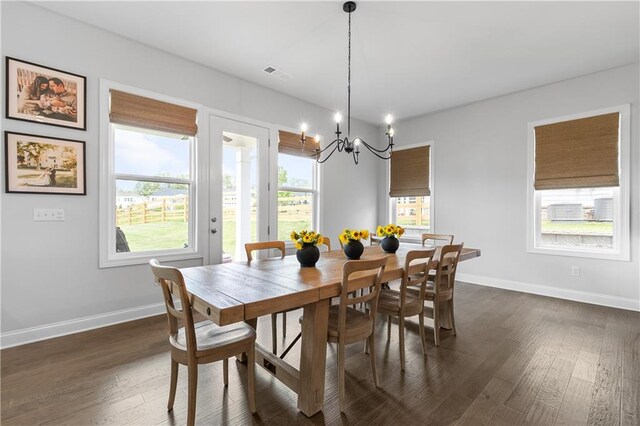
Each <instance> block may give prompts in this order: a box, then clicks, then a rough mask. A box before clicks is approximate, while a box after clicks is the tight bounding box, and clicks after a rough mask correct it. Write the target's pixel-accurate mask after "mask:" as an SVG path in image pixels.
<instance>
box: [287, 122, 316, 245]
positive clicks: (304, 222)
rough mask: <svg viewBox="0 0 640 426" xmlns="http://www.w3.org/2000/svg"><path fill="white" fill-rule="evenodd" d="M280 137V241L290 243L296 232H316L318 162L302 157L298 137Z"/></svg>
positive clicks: (292, 135) (289, 135) (288, 135)
mask: <svg viewBox="0 0 640 426" xmlns="http://www.w3.org/2000/svg"><path fill="white" fill-rule="evenodd" d="M279 137H280V141H279V144H278V239H279V240H284V241H289V239H290V238H289V235H290V234H291V231H293V230H298V231H300V230H302V229H314V230H316V229H315V228H316V227H317V223H316V218H317V205H318V202H317V200H318V188H317V176H316V169H317V163H316V161H315V160H314V159H313V158H309V157H306V156H304V155H303V153H302V151H301V148H300V142H299V141H297V139H299V135H294V134H291V133H288V132H283V131H280V132H279Z"/></svg>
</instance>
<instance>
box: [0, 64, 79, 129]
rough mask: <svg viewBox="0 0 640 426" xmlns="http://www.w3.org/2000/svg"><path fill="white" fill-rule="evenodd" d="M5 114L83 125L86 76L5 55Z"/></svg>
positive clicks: (42, 120) (7, 115)
mask: <svg viewBox="0 0 640 426" xmlns="http://www.w3.org/2000/svg"><path fill="white" fill-rule="evenodd" d="M5 75H6V86H5V89H6V90H5V93H6V104H5V111H6V113H5V115H6V118H10V119H14V120H22V121H30V122H33V123H42V124H49V125H52V126H60V127H70V128H73V129H78V130H86V129H87V101H86V99H87V79H86V77H83V76H81V75H78V74H73V73H70V72H67V71H62V70H58V69H55V68H50V67H45V66H43V65H38V64H34V63H33V62H27V61H23V60H20V59H16V58H11V57H9V56H7V57H6V73H5Z"/></svg>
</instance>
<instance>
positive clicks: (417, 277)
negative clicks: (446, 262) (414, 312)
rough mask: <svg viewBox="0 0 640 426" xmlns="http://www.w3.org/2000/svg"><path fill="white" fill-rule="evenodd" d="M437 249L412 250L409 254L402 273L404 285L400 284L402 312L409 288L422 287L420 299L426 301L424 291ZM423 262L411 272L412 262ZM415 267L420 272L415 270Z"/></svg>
mask: <svg viewBox="0 0 640 426" xmlns="http://www.w3.org/2000/svg"><path fill="white" fill-rule="evenodd" d="M435 254H436V249H431V250H412V251H410V252H408V253H407V257H406V258H405V260H404V270H403V271H402V283H401V284H400V311H403V310H404V305H405V302H406V297H407V286H412V287H414V286H420V299H424V291H425V288H426V286H427V280H428V278H429V269H430V265H431V262H432V261H433V256H435ZM419 260H420V261H422V262H421V263H420V264H419V265H414V271H410V269H411V266H412V265H411V262H414V261H419ZM415 266H417V267H418V270H417V271H416V270H415Z"/></svg>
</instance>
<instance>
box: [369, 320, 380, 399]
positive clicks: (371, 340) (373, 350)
mask: <svg viewBox="0 0 640 426" xmlns="http://www.w3.org/2000/svg"><path fill="white" fill-rule="evenodd" d="M369 347H370V348H371V349H370V350H369V361H371V375H372V376H373V384H374V385H375V387H376V389H377V388H379V387H380V382H379V381H378V369H377V368H376V338H375V333H374V332H371V335H370V336H369Z"/></svg>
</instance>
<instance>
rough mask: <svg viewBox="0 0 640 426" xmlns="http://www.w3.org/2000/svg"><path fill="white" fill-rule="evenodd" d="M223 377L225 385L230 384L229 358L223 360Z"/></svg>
mask: <svg viewBox="0 0 640 426" xmlns="http://www.w3.org/2000/svg"><path fill="white" fill-rule="evenodd" d="M222 378H223V380H224V387H225V388H226V387H227V386H229V359H228V358H225V359H223V360H222Z"/></svg>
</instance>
